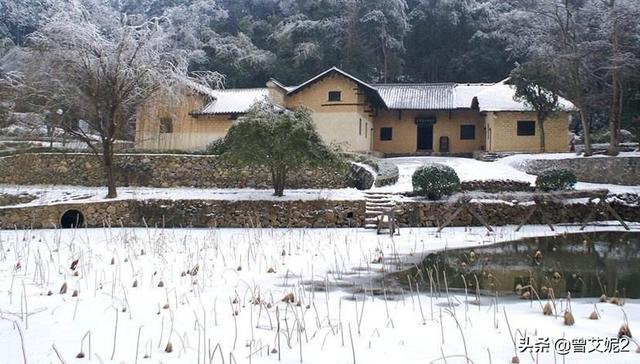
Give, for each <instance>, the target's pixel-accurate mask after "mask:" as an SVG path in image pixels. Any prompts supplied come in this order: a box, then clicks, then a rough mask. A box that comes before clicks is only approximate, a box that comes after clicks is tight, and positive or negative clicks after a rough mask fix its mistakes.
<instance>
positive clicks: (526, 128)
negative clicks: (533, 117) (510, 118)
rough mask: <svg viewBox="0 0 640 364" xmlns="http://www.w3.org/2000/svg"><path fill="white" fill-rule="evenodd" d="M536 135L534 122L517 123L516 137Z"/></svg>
mask: <svg viewBox="0 0 640 364" xmlns="http://www.w3.org/2000/svg"><path fill="white" fill-rule="evenodd" d="M530 135H536V122H535V121H528V120H527V121H518V136H530Z"/></svg>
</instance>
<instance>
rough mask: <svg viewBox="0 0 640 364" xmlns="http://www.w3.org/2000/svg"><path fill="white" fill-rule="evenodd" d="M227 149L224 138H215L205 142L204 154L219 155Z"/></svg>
mask: <svg viewBox="0 0 640 364" xmlns="http://www.w3.org/2000/svg"><path fill="white" fill-rule="evenodd" d="M226 150H227V147H226V145H225V140H224V138H220V139H215V140H213V141H211V142H210V143H209V144H207V147H206V148H205V153H206V154H211V155H221V154H223V153H224V152H225V151H226Z"/></svg>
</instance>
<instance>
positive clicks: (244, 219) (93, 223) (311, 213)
mask: <svg viewBox="0 0 640 364" xmlns="http://www.w3.org/2000/svg"><path fill="white" fill-rule="evenodd" d="M69 210H78V211H80V212H81V213H82V215H83V217H84V222H85V223H86V225H87V226H88V227H101V226H105V225H107V226H109V225H110V226H127V227H134V226H137V227H142V226H164V227H188V226H193V227H213V226H218V227H258V226H261V227H276V228H287V227H350V226H361V225H362V224H363V223H364V212H365V202H364V201H363V200H353V201H332V200H306V201H227V200H116V201H104V202H95V203H64V204H55V205H43V206H28V207H5V208H1V209H0V228H2V229H13V228H15V227H17V228H51V227H56V226H59V225H60V219H61V217H62V215H63V214H64V213H65V212H66V211H69Z"/></svg>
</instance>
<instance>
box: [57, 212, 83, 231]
mask: <svg viewBox="0 0 640 364" xmlns="http://www.w3.org/2000/svg"><path fill="white" fill-rule="evenodd" d="M60 226H61V227H62V228H63V229H70V228H77V227H83V226H84V215H82V212H80V211H78V210H67V211H66V212H65V213H64V214H62V217H61V218H60Z"/></svg>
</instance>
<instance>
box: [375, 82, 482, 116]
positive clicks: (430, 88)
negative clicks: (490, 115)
mask: <svg viewBox="0 0 640 364" xmlns="http://www.w3.org/2000/svg"><path fill="white" fill-rule="evenodd" d="M374 87H375V88H376V90H378V93H379V94H380V97H381V98H382V100H384V103H385V104H386V105H387V107H388V108H389V109H408V110H449V109H452V108H453V106H454V102H455V92H454V88H455V84H453V83H434V84H379V85H374ZM469 105H471V103H469Z"/></svg>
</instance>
